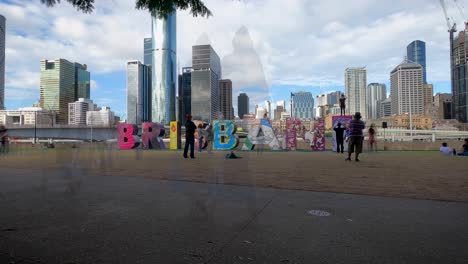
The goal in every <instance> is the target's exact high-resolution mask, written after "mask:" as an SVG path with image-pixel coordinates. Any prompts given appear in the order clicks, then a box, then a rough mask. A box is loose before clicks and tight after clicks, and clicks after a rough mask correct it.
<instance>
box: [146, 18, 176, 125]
mask: <svg viewBox="0 0 468 264" xmlns="http://www.w3.org/2000/svg"><path fill="white" fill-rule="evenodd" d="M176 23H177V20H176V13H175V12H174V13H172V14H170V15H168V16H167V17H166V18H157V17H154V16H153V17H152V39H154V40H157V41H153V42H152V47H153V54H152V56H153V59H152V80H153V82H152V86H153V87H152V113H151V119H152V121H153V122H156V123H162V124H164V125H169V123H170V122H171V121H175V120H176V107H175V106H176V98H175V97H176V92H175V91H176V82H177V60H176V57H177V54H176V50H177V46H176V45H177V44H176V42H177V36H176V34H177V32H176Z"/></svg>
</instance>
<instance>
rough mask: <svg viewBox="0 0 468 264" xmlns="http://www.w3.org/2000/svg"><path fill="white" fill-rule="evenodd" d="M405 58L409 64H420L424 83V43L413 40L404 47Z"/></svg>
mask: <svg viewBox="0 0 468 264" xmlns="http://www.w3.org/2000/svg"><path fill="white" fill-rule="evenodd" d="M406 57H407V59H408V60H409V61H410V62H414V63H417V64H420V65H421V66H422V67H423V82H424V83H427V81H426V43H425V42H424V41H421V40H415V41H413V42H411V43H410V44H409V45H408V46H407V47H406Z"/></svg>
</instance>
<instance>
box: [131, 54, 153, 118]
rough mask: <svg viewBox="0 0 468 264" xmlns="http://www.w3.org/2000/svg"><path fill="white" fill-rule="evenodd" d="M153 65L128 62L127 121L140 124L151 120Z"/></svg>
mask: <svg viewBox="0 0 468 264" xmlns="http://www.w3.org/2000/svg"><path fill="white" fill-rule="evenodd" d="M151 103H152V100H151V66H148V65H145V64H142V63H141V62H140V61H128V62H127V122H128V123H130V124H136V125H140V124H141V123H143V122H149V121H151Z"/></svg>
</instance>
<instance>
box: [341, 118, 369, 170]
mask: <svg viewBox="0 0 468 264" xmlns="http://www.w3.org/2000/svg"><path fill="white" fill-rule="evenodd" d="M361 118H362V116H361V113H360V112H356V114H354V118H353V120H351V121H350V122H349V142H348V158H346V160H351V154H352V153H353V152H355V154H354V160H355V161H360V160H359V154H360V153H361V152H362V141H363V138H364V137H363V134H362V130H363V129H364V128H365V127H366V125H365V124H364V122H362V120H361Z"/></svg>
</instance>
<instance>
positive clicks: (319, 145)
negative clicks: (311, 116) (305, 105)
mask: <svg viewBox="0 0 468 264" xmlns="http://www.w3.org/2000/svg"><path fill="white" fill-rule="evenodd" d="M314 127H315V131H314V150H315V151H325V120H323V119H319V120H317V121H315V126H314Z"/></svg>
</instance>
